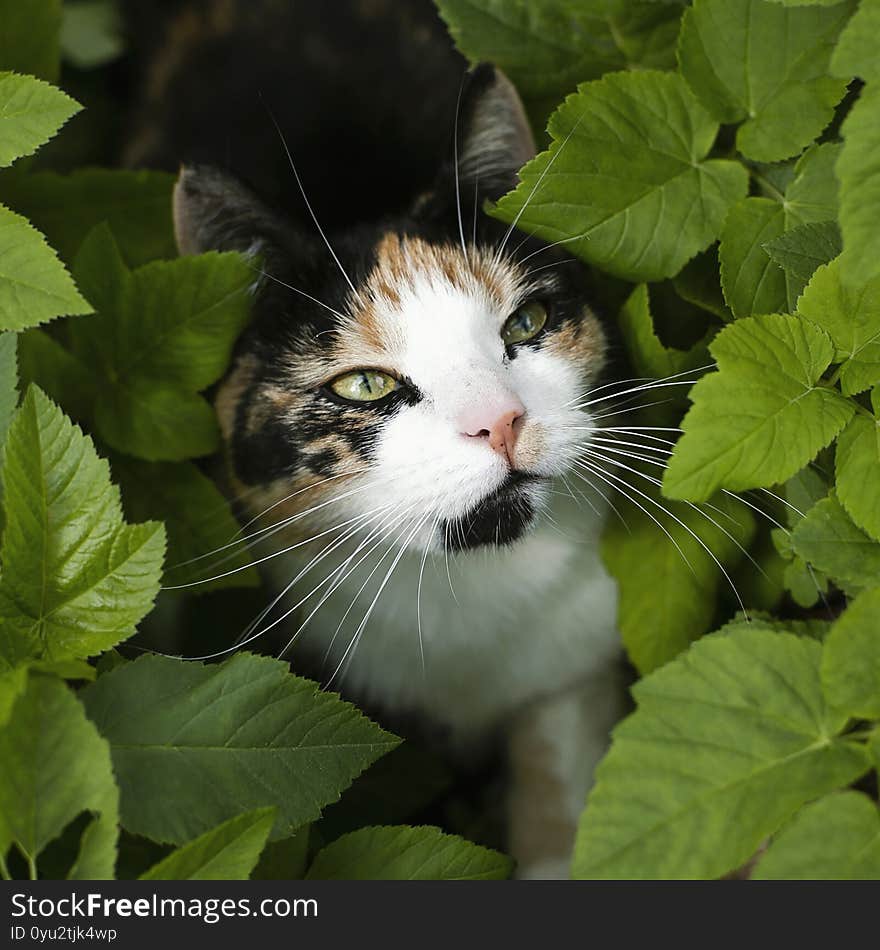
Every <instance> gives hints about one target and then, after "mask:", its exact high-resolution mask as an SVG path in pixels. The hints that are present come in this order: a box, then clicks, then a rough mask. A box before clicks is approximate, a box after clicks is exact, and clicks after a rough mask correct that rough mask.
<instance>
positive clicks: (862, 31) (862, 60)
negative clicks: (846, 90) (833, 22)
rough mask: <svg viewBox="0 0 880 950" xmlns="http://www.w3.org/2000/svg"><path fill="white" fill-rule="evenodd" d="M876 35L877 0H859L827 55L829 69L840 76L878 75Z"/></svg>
mask: <svg viewBox="0 0 880 950" xmlns="http://www.w3.org/2000/svg"><path fill="white" fill-rule="evenodd" d="M878 36H880V0H860V2H859V8H858V10H857V11H856V12H855V13H854V14H853V17H852V19H851V20H850V21H849V23H847V25H846V26H845V27H844V29H843V32H842V33H841V34H840V39H839V40H838V41H837V46H836V47H835V50H834V54H833V55H832V57H831V73H832V74H833V75H834V76H840V77H841V78H842V79H851V78H852V77H853V76H859V77H860V78H861V79H866V80H867V79H871V80H875V81H876V80H878V79H880V58H878V56H877V37H878Z"/></svg>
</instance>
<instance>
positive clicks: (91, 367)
mask: <svg viewBox="0 0 880 950" xmlns="http://www.w3.org/2000/svg"><path fill="white" fill-rule="evenodd" d="M74 270H75V272H76V274H77V278H78V280H79V281H80V282H81V284H82V286H83V287H84V289H85V290H86V293H88V294H89V296H90V298H91V299H92V300H93V302H94V304H95V307H96V308H97V310H98V313H96V314H95V316H93V317H92V318H90V319H89V320H87V321H74V322H72V323H71V325H70V328H69V334H68V337H69V341H70V352H71V354H72V355H73V357H75V358H76V360H77V361H78V362H79V363H80V365H81V366H82V367H88V371H89V372H90V374H91V376H92V380H93V383H92V390H93V393H94V395H93V398H92V400H91V405H92V407H93V409H92V417H91V419H90V421H91V422H92V423H93V425H94V427H95V429H96V430H97V432H98V434H99V435H100V436H101V437H102V438H103V439H105V440H106V441H107V442H108V443H109V444H110V445H111V446H112V447H113V448H115V449H117V450H119V451H120V452H123V453H126V454H129V455H133V456H136V457H138V458H142V459H145V460H147V461H181V460H184V459H187V458H194V457H197V456H201V455H207V454H209V453H210V452H212V451H214V450H215V449H216V448H217V446H218V445H219V441H220V434H219V427H218V425H217V420H216V417H215V415H214V411H213V409H212V408H211V406H210V405H209V403H208V402H207V400H206V399H205V398H204V397H203V396H201V395H199V391H200V390H203V389H205V388H207V387H208V386H210V385H211V384H212V383H214V382H216V381H217V379H219V378H220V376H221V375H222V374H223V372H224V371H225V369H226V366H227V364H228V362H229V358H230V355H231V352H232V347H233V344H234V343H235V340H236V338H237V336H238V334H239V332H240V331H241V329H242V328H243V327H244V325H245V323H246V322H247V319H248V316H249V309H250V297H249V294H248V292H247V291H248V288H249V287H250V286H251V284H252V282H253V271H252V270H251V268H250V267H249V266H248V265H247V264H246V263H245V261H244V260H243V259H242V258H241V256H240V255H238V254H216V253H210V254H204V255H201V256H199V257H186V258H181V259H179V260H177V261H173V262H154V263H152V264H148V265H146V266H144V267H142V268H140V269H138V270H135V271H129V270H128V268H127V267H126V266H125V264H124V262H123V261H122V258H121V257H120V255H119V251H118V248H117V246H116V244H115V242H114V240H113V236H112V235H111V233H110V231H109V229H108V228H107V227H106V226H100V227H98V228H97V229H96V230H95V231H94V232H93V233H92V235H91V236H90V237H89V239H88V240H87V241H86V243H85V244H84V245H83V247H82V249H81V251H80V254H79V255H78V257H77V263H76V265H75V268H74ZM85 402H86V400H83V399H80V400H79V403H80V405H84V404H85Z"/></svg>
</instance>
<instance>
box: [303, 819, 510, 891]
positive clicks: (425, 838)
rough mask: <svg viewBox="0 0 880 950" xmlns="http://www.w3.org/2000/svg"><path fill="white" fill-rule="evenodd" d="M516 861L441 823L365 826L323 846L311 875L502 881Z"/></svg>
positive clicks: (323, 877) (313, 878)
mask: <svg viewBox="0 0 880 950" xmlns="http://www.w3.org/2000/svg"><path fill="white" fill-rule="evenodd" d="M512 870H513V861H512V860H511V859H510V858H508V857H506V856H505V855H503V854H499V853H498V852H497V851H490V850H489V849H488V848H483V847H480V846H479V845H476V844H472V843H471V842H470V841H465V839H464V838H459V837H458V836H457V835H448V834H444V833H443V832H442V831H441V830H440V829H439V828H431V827H427V826H424V827H417V828H411V827H407V826H405V825H403V826H394V825H392V826H385V827H378V828H361V829H360V831H353V832H351V833H350V834H347V835H343V836H342V837H341V838H337V839H336V841H334V842H333V843H332V844H329V845H327V847H326V848H324V849H323V851H319V852H318V854H317V856H316V857H315V860H314V862H313V863H312V866H311V867H310V868H309V873H308V874H307V875H306V879H307V880H311V881H316V880H317V881H326V880H336V881H500V880H504V879H505V878H508V877H510V874H511V871H512Z"/></svg>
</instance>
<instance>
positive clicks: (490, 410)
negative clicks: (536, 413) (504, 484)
mask: <svg viewBox="0 0 880 950" xmlns="http://www.w3.org/2000/svg"><path fill="white" fill-rule="evenodd" d="M525 412H526V410H525V407H524V406H523V405H522V403H520V402H519V400H517V399H513V400H508V401H506V402H505V403H504V405H503V406H501V407H498V406H493V407H486V408H484V409H482V410H477V411H475V412H472V413H470V414H469V415H468V417H466V418H465V419H463V420H462V425H463V429H464V434H465V435H468V436H470V437H471V438H474V439H488V441H489V448H491V449H492V451H493V452H497V453H498V455H500V456H501V458H503V459H504V460H505V461H506V462H507V464H508V465H510V467H511V468H513V465H514V462H513V459H514V450H515V449H516V440H517V439H518V438H519V433H520V430H521V428H522V418H523V416H524V415H525Z"/></svg>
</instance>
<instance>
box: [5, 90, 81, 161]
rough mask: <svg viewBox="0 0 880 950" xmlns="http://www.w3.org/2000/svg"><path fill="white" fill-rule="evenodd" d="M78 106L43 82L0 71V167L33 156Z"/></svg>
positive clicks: (73, 113) (59, 91)
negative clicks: (23, 157)
mask: <svg viewBox="0 0 880 950" xmlns="http://www.w3.org/2000/svg"><path fill="white" fill-rule="evenodd" d="M81 108H82V106H80V104H79V103H78V102H74V100H73V99H71V98H70V96H68V95H65V94H64V93H63V92H62V91H61V90H60V89H56V88H55V86H50V85H49V83H47V82H43V81H42V80H40V79H35V78H34V77H33V76H19V75H17V74H16V73H3V72H0V168H3V167H5V166H7V165H11V164H12V163H13V162H14V161H15V160H16V159H17V158H21V157H22V156H24V155H33V153H34V152H35V151H36V150H37V149H38V148H39V147H40V146H41V145H44V144H45V143H46V142H48V141H49V139H50V138H52V136H53V135H55V133H56V132H57V131H58V130H59V129H60V128H61V126H62V125H64V123H65V122H67V120H68V119H70V118H71V117H72V116H74V115H76V113H77V112H79V111H80V109H81Z"/></svg>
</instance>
